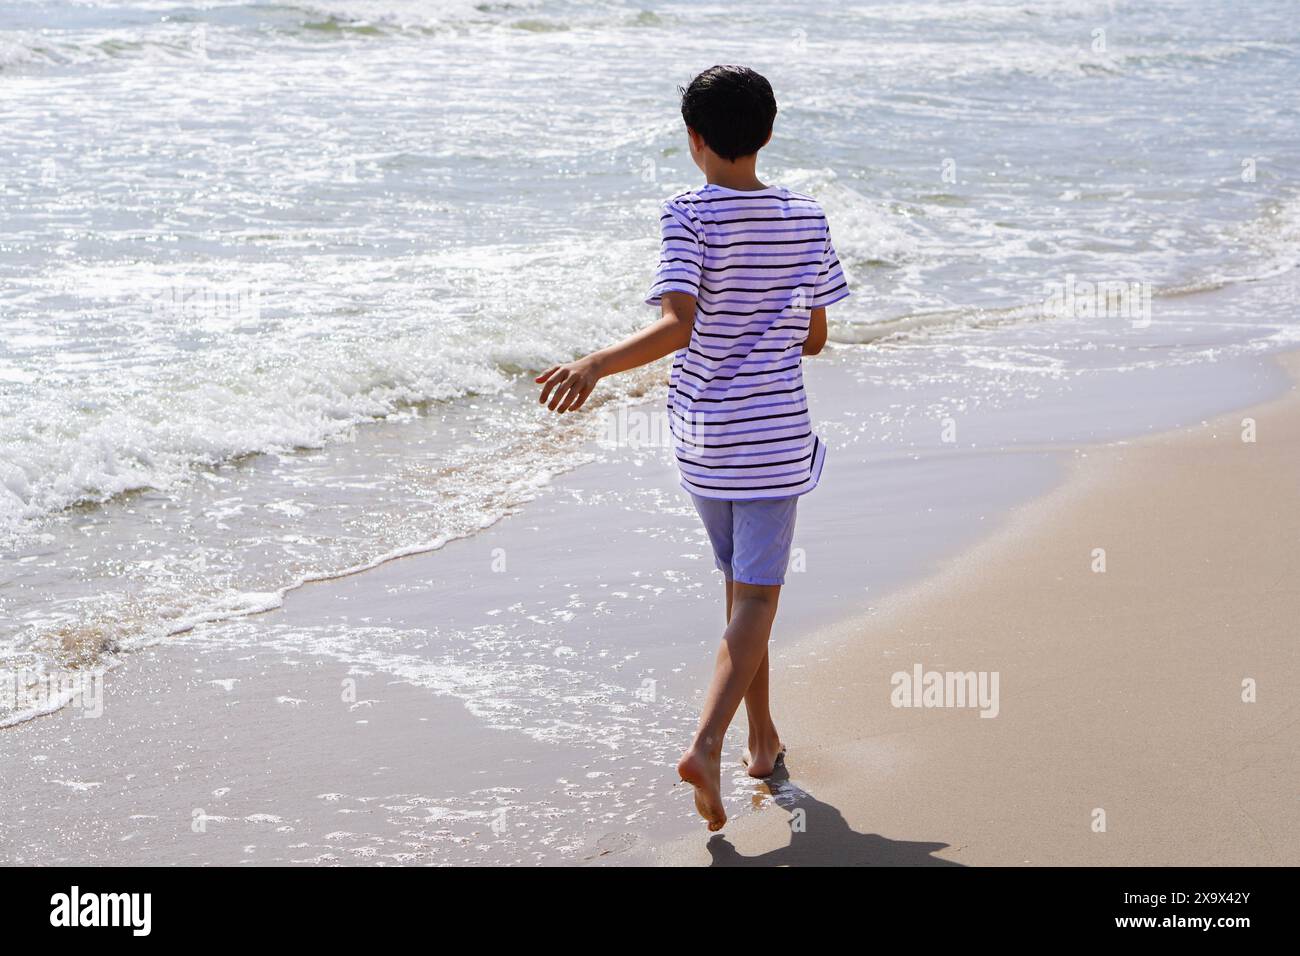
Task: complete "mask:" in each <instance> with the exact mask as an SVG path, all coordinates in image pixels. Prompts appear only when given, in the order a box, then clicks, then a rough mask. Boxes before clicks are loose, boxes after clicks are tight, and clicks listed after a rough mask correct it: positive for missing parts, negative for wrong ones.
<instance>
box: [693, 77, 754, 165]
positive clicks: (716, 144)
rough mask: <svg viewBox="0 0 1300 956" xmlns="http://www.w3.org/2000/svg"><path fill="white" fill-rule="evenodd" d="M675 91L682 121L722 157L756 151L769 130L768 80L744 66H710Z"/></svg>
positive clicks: (728, 157) (731, 158)
mask: <svg viewBox="0 0 1300 956" xmlns="http://www.w3.org/2000/svg"><path fill="white" fill-rule="evenodd" d="M678 92H680V93H681V94H682V119H683V120H685V121H686V125H687V126H689V127H690V128H691V129H693V130H695V132H697V133H699V134H700V135H701V136H703V137H704V142H706V143H707V144H708V145H709V149H711V150H713V151H714V152H715V153H717V154H718V155H719V156H721V157H722V158H723V159H726V160H731V161H735V160H736V159H738V158H739V157H741V156H748V155H750V154H751V153H757V152H758V151H759V150H760V149H762V148H763V144H764V143H765V142H767V137H768V135H769V134H770V133H771V132H772V121H773V120H774V119H776V97H775V96H773V95H772V84H770V83H768V82H767V80H765V79H763V77H761V76H759V75H758V74H757V73H755V72H754V71H753V70H751V69H749V68H748V67H744V66H711V67H709V68H708V69H707V70H705V71H704V72H703V73H701V74H700V75H699V76H697V77H696V78H695V79H693V80H691V84H690V86H688V87H686V88H685V89H682V88H681V87H678Z"/></svg>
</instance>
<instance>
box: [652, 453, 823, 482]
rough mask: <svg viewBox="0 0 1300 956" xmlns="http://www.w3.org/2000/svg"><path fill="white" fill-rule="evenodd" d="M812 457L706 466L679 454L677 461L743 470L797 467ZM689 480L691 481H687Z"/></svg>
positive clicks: (701, 463)
mask: <svg viewBox="0 0 1300 956" xmlns="http://www.w3.org/2000/svg"><path fill="white" fill-rule="evenodd" d="M811 457H812V452H808V454H806V455H804V456H803V457H801V458H787V459H786V460H785V461H759V462H755V463H754V464H752V465H706V464H704V462H702V461H691V460H690V459H689V458H685V457H683V456H682V455H681V454H678V456H677V460H678V461H680V462H681V463H682V464H684V465H691V466H693V467H695V468H735V469H741V468H774V467H777V466H779V465H797V464H799V462H801V461H807V460H808V459H809V458H811ZM687 480H688V481H689V480H690V479H687Z"/></svg>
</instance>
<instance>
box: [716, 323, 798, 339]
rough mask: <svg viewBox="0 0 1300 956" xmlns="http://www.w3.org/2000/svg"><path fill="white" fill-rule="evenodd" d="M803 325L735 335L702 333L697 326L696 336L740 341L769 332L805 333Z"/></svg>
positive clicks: (784, 326)
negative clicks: (749, 336) (746, 337)
mask: <svg viewBox="0 0 1300 956" xmlns="http://www.w3.org/2000/svg"><path fill="white" fill-rule="evenodd" d="M804 331H806V330H805V329H804V327H803V326H802V325H769V326H768V327H767V328H765V329H750V330H749V331H748V332H737V333H736V334H735V335H728V334H727V333H725V332H701V331H700V330H699V327H698V326H697V327H696V329H695V334H696V335H698V336H699V337H700V338H702V339H739V338H743V337H745V336H746V335H766V334H767V333H768V332H804Z"/></svg>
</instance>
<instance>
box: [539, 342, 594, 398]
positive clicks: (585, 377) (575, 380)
mask: <svg viewBox="0 0 1300 956" xmlns="http://www.w3.org/2000/svg"><path fill="white" fill-rule="evenodd" d="M535 381H536V382H537V384H539V385H540V384H542V383H543V382H545V383H546V387H545V388H543V389H542V397H541V398H539V399H538V400H537V401H538V403H539V404H542V405H546V399H547V397H548V396H549V397H550V399H551V402H550V405H549V406H548V407H549V408H550V409H551V411H553V412H576V411H577V410H578V409H580V408H581V407H582V403H583V402H585V401H586V400H587V396H588V395H590V394H591V390H592V389H593V388H595V387H596V383H597V382H598V381H600V370H599V368H598V367H597V362H596V359H595V357H594V356H591V355H588V356H587V357H586V358H582V359H578V361H576V362H570V363H569V364H568V365H553V366H551V367H550V368H548V369H547V370H546V371H545V372H543V373H542V374H541V375H539V376H537V378H536V380H535ZM552 391H554V393H555V394H553V395H552V394H551V393H552Z"/></svg>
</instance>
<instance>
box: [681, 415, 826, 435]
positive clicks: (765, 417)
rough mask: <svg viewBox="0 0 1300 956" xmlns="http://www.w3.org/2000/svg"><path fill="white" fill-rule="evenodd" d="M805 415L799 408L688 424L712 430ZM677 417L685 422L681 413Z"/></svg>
mask: <svg viewBox="0 0 1300 956" xmlns="http://www.w3.org/2000/svg"><path fill="white" fill-rule="evenodd" d="M806 414H808V409H807V408H800V409H797V410H796V411H793V412H774V413H773V414H771V415H755V416H753V417H752V418H729V419H727V420H726V421H725V422H704V421H698V422H689V423H688V424H690V426H691V427H692V428H712V427H713V426H714V425H748V424H749V423H750V422H766V421H771V420H772V419H774V418H794V417H795V416H796V415H806ZM677 417H678V418H679V419H681V420H682V421H683V422H687V419H686V416H684V415H683V414H682V413H681V412H678V413H677ZM699 437H700V438H711V437H714V436H711V435H700V436H699Z"/></svg>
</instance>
